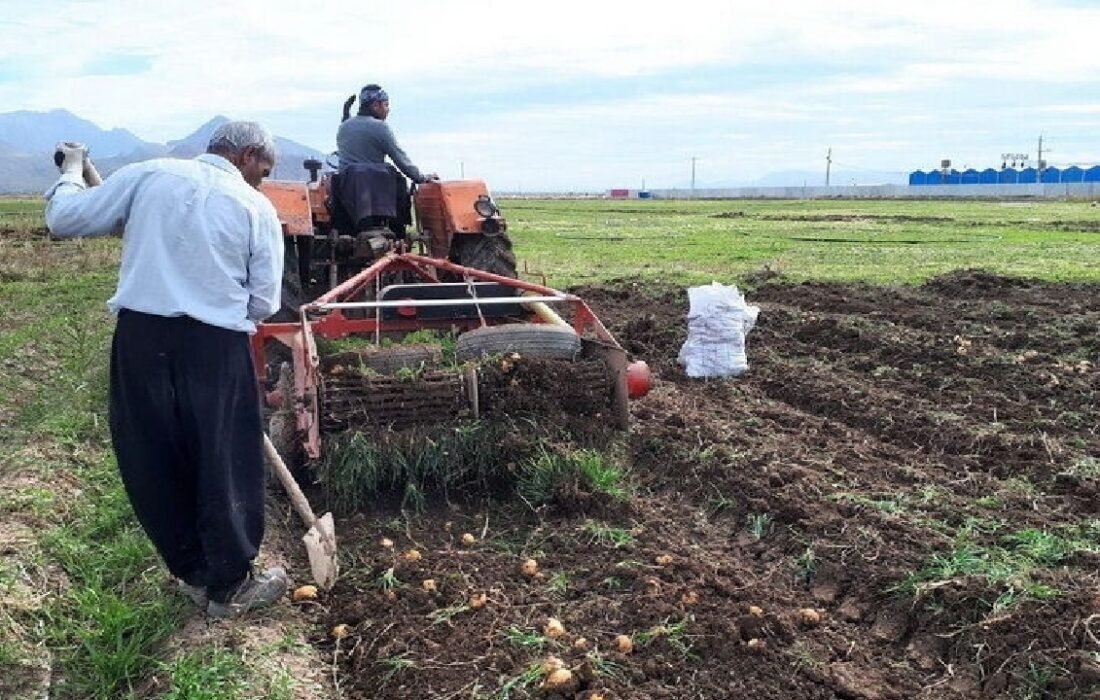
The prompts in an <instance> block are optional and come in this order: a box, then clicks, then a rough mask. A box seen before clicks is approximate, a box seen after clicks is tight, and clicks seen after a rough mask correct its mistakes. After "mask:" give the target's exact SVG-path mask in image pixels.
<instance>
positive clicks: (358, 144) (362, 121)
mask: <svg viewBox="0 0 1100 700" xmlns="http://www.w3.org/2000/svg"><path fill="white" fill-rule="evenodd" d="M336 152H337V155H338V156H339V157H340V167H341V168H343V167H344V166H345V165H351V164H352V163H385V162H386V156H389V157H390V160H392V161H393V164H394V165H396V166H397V167H398V169H399V170H401V172H403V173H405V176H406V177H408V178H409V179H410V180H412V181H413V182H424V175H423V174H422V173H421V172H420V169H419V168H417V167H416V166H415V165H413V164H412V161H411V160H409V157H408V156H407V155H405V151H403V150H401V147H400V146H398V145H397V139H396V138H394V135H393V131H392V130H391V129H390V127H389V126H388V125H387V124H386V122H384V121H382V120H381V119H375V118H374V117H371V116H364V115H360V116H357V117H352V118H351V119H348V120H347V121H346V122H344V123H343V124H341V125H340V129H339V130H338V131H337V132H336Z"/></svg>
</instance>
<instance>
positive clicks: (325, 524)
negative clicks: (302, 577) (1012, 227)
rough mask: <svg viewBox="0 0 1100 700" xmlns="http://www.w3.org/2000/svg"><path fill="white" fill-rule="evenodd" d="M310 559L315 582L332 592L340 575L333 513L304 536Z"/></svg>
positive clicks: (321, 519) (315, 523) (319, 519)
mask: <svg viewBox="0 0 1100 700" xmlns="http://www.w3.org/2000/svg"><path fill="white" fill-rule="evenodd" d="M302 542H303V543H304V544H305V546H306V555H307V556H308V557H309V569H310V572H311V573H312V574H313V580H314V581H315V582H316V583H317V585H318V586H320V587H321V589H322V590H326V591H328V590H332V587H333V586H334V585H336V575H337V573H339V571H338V567H337V564H336V528H335V526H334V525H333V522H332V513H325V514H324V515H322V516H321V517H319V518H317V520H316V521H315V522H314V524H313V527H311V528H309V530H308V531H307V532H306V534H304V535H302Z"/></svg>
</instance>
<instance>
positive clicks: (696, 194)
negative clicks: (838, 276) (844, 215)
mask: <svg viewBox="0 0 1100 700" xmlns="http://www.w3.org/2000/svg"><path fill="white" fill-rule="evenodd" d="M649 196H650V197H651V198H653V199H940V198H944V199H1018V198H1034V199H1100V182H1063V183H1057V184H1055V183H1043V184H1029V185H1007V184H1006V185H912V186H910V185H852V186H838V187H727V188H722V189H695V190H689V189H674V190H649ZM627 198H628V199H637V198H638V191H637V190H630V191H629V195H628V197H627Z"/></svg>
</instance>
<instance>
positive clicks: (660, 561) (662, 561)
mask: <svg viewBox="0 0 1100 700" xmlns="http://www.w3.org/2000/svg"><path fill="white" fill-rule="evenodd" d="M653 561H655V562H656V563H657V566H668V565H669V564H671V563H672V562H674V561H676V557H674V556H672V555H671V554H660V555H658V556H657V557H656V558H654V560H653Z"/></svg>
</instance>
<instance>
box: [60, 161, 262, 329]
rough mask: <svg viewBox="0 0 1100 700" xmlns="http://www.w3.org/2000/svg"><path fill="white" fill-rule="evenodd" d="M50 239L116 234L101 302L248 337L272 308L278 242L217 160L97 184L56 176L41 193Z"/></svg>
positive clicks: (135, 167)
mask: <svg viewBox="0 0 1100 700" xmlns="http://www.w3.org/2000/svg"><path fill="white" fill-rule="evenodd" d="M46 198H47V199H49V204H47V206H46V225H47V226H49V228H50V231H51V232H53V234H54V235H56V236H62V237H71V236H102V235H107V234H109V233H112V232H113V231H116V230H118V229H122V231H123V245H122V267H121V269H120V271H119V279H118V289H117V291H116V292H115V295H114V296H113V297H111V299H110V300H109V301H108V302H107V305H108V307H109V308H110V309H111V311H112V312H113V313H115V314H117V313H118V311H119V309H131V310H133V311H141V312H144V313H149V314H156V315H158V316H190V317H192V318H194V319H197V320H199V321H202V322H204V323H208V324H210V325H214V326H219V327H222V328H227V329H230V330H236V331H245V332H248V333H253V332H255V330H256V322H257V321H261V320H263V319H265V318H267V317H268V316H270V315H271V314H273V313H274V312H275V311H277V310H278V308H279V295H280V287H281V281H282V272H283V235H282V227H281V225H280V224H279V218H278V215H277V214H276V213H275V208H274V207H273V206H272V204H271V202H270V201H269V200H268V199H267V197H265V196H264V195H263V194H261V193H260V192H258V191H257V190H255V189H253V188H252V187H250V186H249V185H248V183H247V182H245V180H244V178H243V177H242V176H241V173H240V171H239V170H238V169H237V167H236V166H234V165H233V164H232V163H230V162H229V161H228V160H226V159H225V158H222V157H221V156H218V155H214V154H210V153H204V154H203V155H200V156H198V157H196V158H193V159H191V160H177V159H172V158H161V159H156V160H149V161H145V162H143V163H133V164H131V165H127V166H125V167H123V168H120V169H119V170H118V171H116V172H115V173H114V174H113V175H111V176H110V177H108V178H107V179H106V180H105V181H104V182H103V184H102V185H100V186H99V187H92V188H86V187H85V184H84V181H83V179H82V178H81V177H80V176H79V175H62V176H61V178H60V179H59V180H58V181H57V183H55V184H54V185H53V187H51V188H50V189H49V190H47V191H46Z"/></svg>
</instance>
